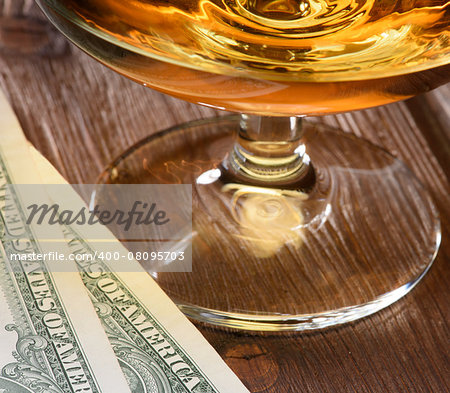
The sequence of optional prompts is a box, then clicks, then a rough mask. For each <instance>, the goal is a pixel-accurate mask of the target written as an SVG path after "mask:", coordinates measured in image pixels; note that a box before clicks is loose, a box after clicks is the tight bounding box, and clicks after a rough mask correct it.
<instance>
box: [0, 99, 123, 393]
mask: <svg viewBox="0 0 450 393" xmlns="http://www.w3.org/2000/svg"><path fill="white" fill-rule="evenodd" d="M37 182H40V177H39V174H38V173H37V172H36V171H35V168H34V164H33V161H32V159H31V156H30V153H29V150H28V147H27V145H26V141H25V139H24V137H23V135H22V134H21V132H20V127H19V124H18V122H17V120H16V119H15V116H14V114H13V113H12V111H11V110H10V108H9V106H8V104H7V101H6V99H5V98H4V96H3V95H2V93H1V92H0V392H1V393H30V392H36V393H37V392H40V393H43V392H45V393H67V392H75V393H78V392H79V393H82V392H83V393H90V392H93V393H94V392H95V393H97V392H104V393H106V392H107V393H109V392H117V393H119V392H120V393H122V392H124V393H127V392H130V391H131V390H130V389H129V387H128V384H127V381H126V379H125V378H124V376H123V374H122V373H121V371H120V370H121V369H120V366H119V363H118V361H117V358H116V357H115V356H114V352H113V351H112V348H111V346H110V344H109V342H108V339H107V337H106V335H105V332H104V330H103V329H102V325H101V324H100V323H99V320H98V318H97V315H96V312H95V310H94V308H93V307H92V303H91V302H90V300H89V297H88V296H86V293H85V290H84V285H83V282H82V281H81V279H80V276H79V274H77V272H76V267H75V266H74V269H73V270H72V272H71V273H70V272H69V273H67V272H64V273H52V269H51V268H50V266H49V264H50V262H49V261H45V260H31V259H29V260H12V259H10V258H8V257H7V255H9V254H10V251H11V250H15V251H20V252H21V253H22V254H27V255H30V254H32V253H35V254H40V255H43V254H45V253H47V252H49V247H51V248H53V249H52V250H51V251H53V252H64V250H63V249H65V248H67V246H66V244H65V243H64V242H59V243H52V244H51V245H50V244H41V243H40V242H39V241H38V239H39V234H38V232H39V228H36V227H34V226H32V225H31V226H30V225H26V223H25V212H24V205H23V200H24V199H26V198H27V197H29V196H27V195H21V194H20V193H16V194H15V193H14V192H12V193H9V194H7V193H6V189H7V186H8V184H14V183H37ZM51 236H55V237H58V236H59V237H61V236H60V235H59V234H58V233H55V234H51ZM55 244H56V245H55ZM54 247H57V249H54Z"/></svg>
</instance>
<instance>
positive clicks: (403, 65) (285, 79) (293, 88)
mask: <svg viewBox="0 0 450 393" xmlns="http://www.w3.org/2000/svg"><path fill="white" fill-rule="evenodd" d="M38 2H39V4H40V5H41V6H42V7H43V9H44V11H45V12H46V13H47V15H48V16H49V18H50V19H51V20H52V21H53V22H54V23H55V24H56V25H57V26H58V27H59V28H60V29H61V30H62V31H63V32H64V33H65V34H66V35H67V36H68V37H69V38H70V39H71V40H72V41H73V42H75V43H76V44H77V45H78V46H80V47H81V48H82V49H83V50H85V51H86V52H88V53H89V54H91V55H92V56H93V57H95V58H96V59H98V60H100V61H101V62H103V63H104V64H106V65H108V66H109V67H111V68H113V69H114V70H116V71H118V72H120V73H121V74H124V75H126V76H127V77H129V78H131V79H133V80H135V81H138V82H140V83H142V84H145V85H146V86H149V87H152V88H154V89H156V90H159V91H163V92H166V93H168V94H171V95H173V96H177V97H180V98H183V99H185V100H188V101H192V102H196V103H201V104H204V105H209V106H214V107H218V108H222V109H227V110H233V111H240V112H250V113H260V114H266V115H268V114H271V115H301V114H322V113H330V112H340V111H347V110H354V109H361V108H366V107H370V106H375V105H381V104H385V103H388V102H393V101H397V100H400V99H404V98H407V97H410V96H413V95H415V94H418V93H420V92H423V91H427V90H429V89H431V88H434V87H436V86H438V85H440V84H442V83H445V82H446V81H448V80H449V79H450V69H449V66H448V63H449V62H450V27H449V20H450V2H446V1H442V0H368V1H362V0H39V1H38Z"/></svg>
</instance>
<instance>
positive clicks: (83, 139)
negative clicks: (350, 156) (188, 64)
mask: <svg viewBox="0 0 450 393" xmlns="http://www.w3.org/2000/svg"><path fill="white" fill-rule="evenodd" d="M1 4H2V3H1V1H0V5H1ZM4 4H6V2H4V3H3V5H4ZM0 9H2V7H0ZM36 18H40V16H39V15H38V13H36ZM45 29H49V30H48V31H49V32H50V33H49V37H50V38H49V41H48V43H47V44H46V46H44V47H41V49H39V50H35V51H34V52H33V51H31V52H30V51H28V52H27V53H26V54H24V53H22V52H21V51H20V50H18V51H14V50H13V49H14V48H12V46H10V47H8V48H7V49H8V50H6V49H5V48H6V47H5V46H3V49H2V47H1V45H0V87H1V88H2V89H3V91H5V93H6V95H7V97H8V98H9V101H10V102H11V104H12V106H13V108H14V110H15V112H16V114H17V116H18V118H19V121H20V123H21V125H22V127H23V129H24V131H25V133H26V135H27V137H28V138H29V139H30V141H31V142H32V143H33V144H34V145H35V146H36V147H37V148H38V149H39V150H40V151H41V152H42V153H43V154H44V155H45V156H46V157H47V158H48V159H49V160H50V161H51V162H52V163H53V164H54V165H55V167H56V168H57V169H58V170H59V171H60V172H61V173H62V174H63V175H64V176H65V178H66V179H67V180H68V181H69V182H72V183H78V182H84V183H90V182H95V180H96V178H97V175H98V174H99V173H100V171H101V170H102V168H103V167H104V166H105V165H106V164H107V163H108V162H109V161H111V160H112V159H113V158H114V157H115V156H117V155H118V154H119V153H120V152H121V151H123V149H124V148H126V147H127V146H129V145H130V144H132V143H134V142H136V141H138V140H139V139H141V138H143V137H144V136H147V135H148V134H151V133H153V132H156V131H158V130H161V129H164V128H166V127H168V126H171V125H174V124H177V123H181V122H184V121H187V120H192V119H198V118H204V117H209V116H212V115H215V114H216V111H214V110H212V109H208V108H201V107H199V106H195V105H191V104H188V103H185V102H182V101H179V100H176V99H172V98H170V97H167V96H164V95H161V94H159V93H156V92H153V91H151V90H149V89H146V88H144V87H141V86H138V85H136V84H134V83H132V82H130V81H128V80H126V79H125V78H123V77H120V76H119V75H117V74H115V73H113V72H112V71H110V70H108V69H106V68H105V67H103V66H101V65H100V64H98V63H96V62H95V61H93V60H92V59H90V58H88V57H87V56H86V55H84V54H82V53H81V52H80V51H79V50H76V49H74V48H70V49H67V50H66V49H64V50H61V49H58V48H60V45H62V44H61V41H60V39H59V38H58V36H57V35H55V34H54V33H53V30H52V29H51V28H50V27H49V26H47V27H45ZM0 30H1V28H0ZM46 31H47V30H46ZM29 34H32V32H31V33H30V32H29ZM42 48H43V49H42ZM449 92H450V89H449V87H448V86H447V87H443V88H441V89H439V90H437V91H435V92H432V93H429V94H428V95H425V96H420V97H417V98H415V99H413V100H410V101H407V102H403V103H397V104H392V105H388V106H385V107H380V108H375V109H371V110H365V111H360V112H354V113H348V114H342V115H337V116H328V117H327V118H326V122H328V123H329V124H332V125H338V126H340V127H341V128H343V129H344V130H345V131H348V132H352V133H354V134H357V135H360V136H363V137H365V138H367V139H369V140H371V141H372V142H374V143H376V144H378V145H380V146H383V147H385V148H386V149H387V150H389V151H390V152H392V153H393V154H394V155H396V156H397V157H399V158H401V159H402V160H403V161H405V162H406V163H407V164H408V165H409V167H410V168H411V169H412V171H413V172H414V173H415V174H416V175H417V176H418V177H419V179H420V180H421V181H422V182H423V183H424V184H425V185H426V187H428V189H429V190H430V191H431V193H432V195H433V197H434V199H435V201H436V203H437V205H438V207H439V209H440V212H441V214H442V227H443V232H444V233H443V242H442V245H441V249H440V251H439V254H438V257H437V259H436V261H435V264H434V266H433V267H432V269H431V270H430V272H429V273H428V274H427V276H426V277H425V278H424V279H423V281H422V282H421V283H420V284H419V285H418V286H417V287H416V288H415V289H414V290H413V291H412V292H411V293H410V294H408V295H407V296H406V297H405V298H403V299H401V300H400V301H399V302H397V303H395V304H394V305H393V306H391V307H388V308H387V309H385V310H383V311H381V312H379V313H377V314H375V315H373V316H371V317H368V318H365V319H363V320H360V321H357V322H354V323H351V324H348V325H344V326H341V327H338V328H332V329H327V330H324V331H318V332H313V333H302V334H280V335H274V336H267V337H264V336H259V335H251V334H247V333H230V332H225V331H221V330H217V329H214V328H211V327H205V326H199V328H200V330H201V331H202V333H203V334H204V335H205V337H206V338H207V339H208V341H209V342H210V343H211V344H212V345H213V346H214V347H215V348H216V350H217V351H218V352H219V353H220V354H221V356H222V357H223V358H224V359H225V361H226V362H227V363H228V365H229V366H230V367H231V368H232V369H233V370H234V371H235V372H236V374H237V375H238V376H239V377H240V378H241V379H242V380H243V382H244V384H245V385H246V386H247V387H248V388H249V389H250V391H252V392H311V393H312V392H314V393H315V392H333V393H334V392H437V393H440V392H447V391H449V383H450V371H449V345H448V343H449V331H448V325H449V324H448V315H449V312H450V309H449V302H448V298H449V290H448V279H449V275H448V272H449V269H448V262H449V259H450V242H449V241H448V228H449V225H448V224H449V217H450V203H449V202H450V201H449V197H448V196H449V184H448V180H447V177H446V175H448V170H449V167H450V166H449V154H448V153H449V152H448V148H449V143H448V140H449V129H450V124H449V107H448V102H449V94H450V93H449ZM0 143H1V141H0Z"/></svg>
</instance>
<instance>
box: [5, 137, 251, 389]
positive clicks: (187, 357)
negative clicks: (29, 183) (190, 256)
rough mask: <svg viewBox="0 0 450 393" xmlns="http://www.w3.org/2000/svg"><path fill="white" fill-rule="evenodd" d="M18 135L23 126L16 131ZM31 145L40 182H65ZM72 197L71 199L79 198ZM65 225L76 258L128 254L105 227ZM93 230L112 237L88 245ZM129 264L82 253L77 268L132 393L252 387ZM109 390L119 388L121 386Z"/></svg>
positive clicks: (141, 272) (139, 270)
mask: <svg viewBox="0 0 450 393" xmlns="http://www.w3.org/2000/svg"><path fill="white" fill-rule="evenodd" d="M15 132H17V133H20V132H21V130H20V129H19V128H17V129H16V130H15ZM29 149H30V150H29V151H30V153H29V157H30V159H29V160H28V165H30V166H34V167H35V168H36V169H37V171H38V172H39V174H40V178H39V179H38V181H37V182H42V183H48V184H66V182H65V180H64V179H63V178H62V177H61V175H60V174H59V173H58V172H57V171H56V170H55V169H54V168H53V167H52V166H51V164H50V163H49V162H48V161H46V160H45V158H44V157H43V156H41V155H40V154H39V153H38V152H37V151H36V150H35V149H33V148H31V147H29ZM33 161H34V163H32V162H33ZM70 199H71V201H72V202H71V203H73V200H74V198H72V197H71V198H70ZM75 199H77V198H76V197H75ZM78 203H79V204H80V206H78V207H77V206H71V208H72V209H74V210H77V209H78V208H80V207H82V206H84V202H83V201H82V200H81V199H80V198H78ZM61 230H62V233H63V234H64V237H65V239H66V241H67V246H68V248H69V250H70V252H71V253H72V254H74V255H81V254H90V255H95V254H97V255H101V254H102V252H103V253H105V252H110V253H114V252H120V253H121V254H123V253H124V252H126V250H124V249H123V246H122V245H121V243H120V242H118V241H117V240H116V239H114V237H112V235H111V233H110V232H109V231H108V230H107V229H105V227H103V226H102V225H96V226H89V227H88V226H86V228H84V227H83V228H82V229H80V227H79V226H78V227H77V230H74V228H73V227H70V226H63V227H62V228H61ZM90 231H95V232H96V236H95V238H102V239H109V241H108V242H106V243H104V242H102V243H96V242H89V241H88V240H86V239H90V238H92V236H91V232H90ZM129 263H130V264H133V266H129V269H128V270H127V272H123V271H119V270H117V269H115V267H114V266H113V261H108V260H105V259H100V258H94V259H83V258H80V259H79V261H78V262H77V268H78V270H79V271H80V273H81V274H80V275H81V279H82V282H83V284H84V286H85V288H86V290H87V293H88V295H89V297H90V299H91V301H92V303H93V304H94V306H95V309H96V312H97V315H98V317H99V319H100V321H101V323H102V326H103V329H104V331H105V332H106V335H107V337H108V339H109V342H110V345H111V347H112V349H113V351H114V354H115V356H116V358H117V360H118V362H119V364H120V367H121V369H122V372H123V375H124V376H125V377H126V379H127V382H128V385H129V388H130V390H131V391H132V392H137V393H139V392H155V393H156V392H158V393H166V392H174V393H175V392H177V393H182V392H186V393H188V392H195V393H203V392H205V393H208V392H217V393H219V392H230V393H240V392H248V390H247V389H246V388H245V386H244V385H243V384H242V383H241V382H240V381H239V379H238V378H237V377H236V375H235V374H234V373H233V372H232V371H231V370H230V369H229V368H228V366H227V365H226V364H225V362H224V361H223V360H222V359H221V357H220V356H219V355H218V354H217V352H216V351H215V350H214V349H213V348H212V347H211V345H210V344H209V343H208V342H207V341H206V340H205V339H204V337H203V336H202V335H201V334H200V332H199V331H198V330H197V329H196V328H195V327H194V325H192V324H191V322H189V320H188V319H187V318H186V317H185V316H184V315H183V314H182V313H181V312H180V311H179V310H178V308H177V307H176V305H175V304H174V303H173V302H172V301H171V300H170V299H169V298H168V296H167V295H166V294H165V293H164V292H163V291H162V290H161V289H160V288H159V287H158V285H157V284H156V283H155V282H154V280H153V279H152V278H151V277H150V275H149V274H148V273H147V272H146V271H144V270H143V269H142V268H141V267H140V265H139V263H138V262H136V261H130V262H129ZM0 392H1V391H0ZM111 392H117V393H122V390H118V389H116V390H111ZM123 392H125V390H124V391H123Z"/></svg>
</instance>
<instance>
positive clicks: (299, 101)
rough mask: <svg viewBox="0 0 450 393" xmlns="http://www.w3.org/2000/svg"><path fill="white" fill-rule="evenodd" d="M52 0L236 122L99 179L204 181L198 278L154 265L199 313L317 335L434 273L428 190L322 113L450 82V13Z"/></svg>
mask: <svg viewBox="0 0 450 393" xmlns="http://www.w3.org/2000/svg"><path fill="white" fill-rule="evenodd" d="M36 1H37V3H38V4H39V5H40V6H41V8H42V9H43V11H44V12H45V14H46V15H47V17H48V18H49V19H50V20H51V21H52V22H53V23H54V24H55V25H56V26H57V27H58V28H59V29H60V30H61V31H62V32H63V33H64V34H65V35H66V36H67V37H68V38H69V39H70V40H71V41H72V42H73V43H75V44H76V45H77V46H79V47H80V48H81V49H82V50H84V51H85V52H87V53H88V54H90V55H91V56H92V57H94V58H95V59H97V60H98V61H100V62H101V63H103V64H105V65H107V66H108V67H110V68H111V69H113V70H115V71H117V72H119V73H121V74H123V75H125V76H126V77H128V78H130V79H132V80H134V81H136V82H139V83H141V84H143V85H145V86H148V87H151V88H153V89H156V90H158V91H161V92H164V93H167V94H170V95H172V96H175V97H179V98H181V99H184V100H187V101H190V102H195V103H198V104H202V105H206V106H210V107H214V108H218V109H225V110H228V111H232V112H236V115H231V116H221V117H217V118H213V119H205V120H201V121H195V122H191V123H188V124H182V125H179V126H176V127H173V128H171V129H169V130H165V131H163V132H160V133H156V134H153V135H151V136H149V137H148V138H146V139H145V140H143V141H141V142H139V143H137V144H136V145H134V146H132V147H131V148H129V149H128V150H127V151H126V152H124V153H123V154H122V155H121V156H120V157H119V158H118V159H117V160H115V161H114V162H113V163H111V165H110V166H109V167H108V168H107V169H106V170H105V172H104V173H103V174H102V175H101V177H100V182H101V183H149V184H153V183H155V184H157V183H169V184H170V183H180V184H192V200H193V202H192V205H193V206H192V209H193V212H192V220H193V222H192V231H189V233H184V236H183V238H184V239H185V240H186V239H188V240H189V241H188V242H185V244H188V245H187V246H186V245H185V246H186V247H192V255H193V262H192V263H193V267H192V272H190V273H169V272H165V273H161V272H159V273H156V272H152V271H151V268H149V271H150V273H151V274H152V275H153V277H154V278H155V279H156V280H157V282H158V283H159V285H160V286H161V287H162V288H163V289H164V290H165V291H166V292H167V293H168V294H169V295H170V296H171V297H172V299H173V300H174V301H175V302H176V303H177V305H178V306H179V307H180V309H181V310H182V311H183V312H185V314H186V315H188V316H189V317H191V318H193V319H196V320H199V321H203V322H208V323H212V324H215V325H220V326H226V327H232V328H240V329H249V330H263V331H282V330H306V329H317V328H323V327H326V326H331V325H334V324H339V323H344V322H347V321H352V320H355V319H358V318H361V317H363V316H366V315H369V314H372V313H374V312H376V311H378V310H380V309H382V308H383V307H386V306H388V305H389V304H391V303H393V302H394V301H396V300H398V299H399V298H401V297H402V296H403V295H405V294H406V293H407V292H408V291H410V290H411V289H412V288H413V287H414V285H415V284H416V283H417V282H418V281H419V280H420V279H421V278H422V277H423V276H424V274H425V273H426V271H427V270H428V268H429V267H430V265H431V263H432V261H433V259H434V257H435V255H436V252H437V249H438V247H439V241H440V224H439V217H438V212H437V210H436V207H435V205H434V203H433V201H432V200H431V198H430V196H429V194H428V192H427V191H426V190H425V189H424V188H423V187H422V185H421V184H420V182H419V181H418V180H417V178H416V177H415V176H414V174H413V173H411V172H410V171H409V170H408V169H407V168H406V167H405V166H404V164H402V163H401V162H400V161H399V160H398V159H396V158H395V157H393V156H392V155H390V154H389V153H388V152H386V151H385V150H383V149H381V148H379V147H377V146H375V145H373V144H371V143H369V142H367V141H365V140H362V139H360V138H357V137H355V136H353V135H351V134H348V133H344V132H341V131H339V130H337V129H334V128H332V127H329V126H327V125H326V124H324V123H323V122H322V121H321V120H320V118H318V117H315V116H318V115H323V114H329V113H339V112H344V111H350V110H357V109H364V108H368V107H372V106H377V105H383V104H387V103H391V102H395V101H398V100H402V99H406V98H408V97H411V96H414V95H415V94H418V93H421V92H424V91H427V90H430V89H432V88H434V87H437V86H439V85H441V84H443V83H446V82H447V81H448V80H449V76H450V72H449V71H450V69H449V65H448V64H449V59H450V50H449V39H450V37H449V3H448V2H446V3H445V2H443V1H435V0H411V1H397V0H386V1H378V0H367V1H362V0H296V1H293V0H36ZM74 83H76V82H74ZM117 94H120V92H117ZM162 115H163V114H162ZM306 115H312V116H314V117H311V118H308V119H305V118H304V116H306ZM180 230H182V229H180ZM182 246H183V245H180V247H182Z"/></svg>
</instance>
